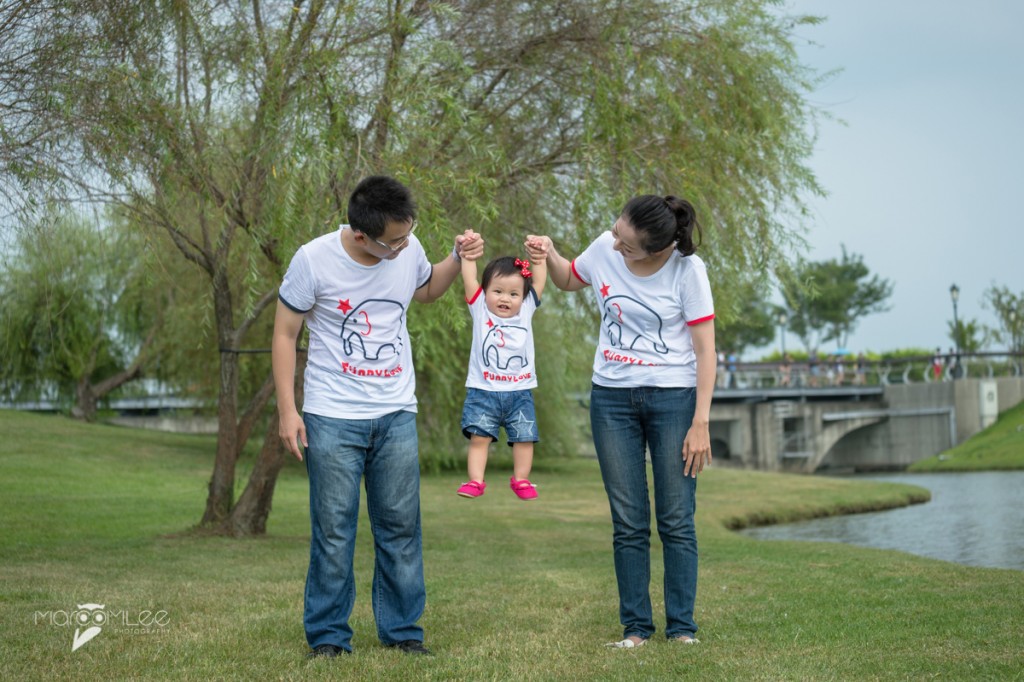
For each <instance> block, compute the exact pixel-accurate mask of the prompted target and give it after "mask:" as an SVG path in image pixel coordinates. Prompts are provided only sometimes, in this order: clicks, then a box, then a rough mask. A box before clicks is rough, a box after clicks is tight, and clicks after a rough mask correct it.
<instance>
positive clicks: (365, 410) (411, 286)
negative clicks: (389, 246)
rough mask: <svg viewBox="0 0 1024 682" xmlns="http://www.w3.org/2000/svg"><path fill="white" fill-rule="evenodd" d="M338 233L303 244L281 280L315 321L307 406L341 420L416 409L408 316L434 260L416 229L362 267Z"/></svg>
mask: <svg viewBox="0 0 1024 682" xmlns="http://www.w3.org/2000/svg"><path fill="white" fill-rule="evenodd" d="M345 229H349V228H348V226H347V225H342V226H341V229H340V230H338V231H337V232H332V233H330V234H326V235H323V236H321V237H318V238H316V239H314V240H313V241H311V242H309V243H307V244H305V245H304V246H302V247H301V248H300V249H299V250H298V251H297V252H296V253H295V256H294V257H293V258H292V262H291V264H290V265H289V266H288V271H287V272H286V273H285V276H284V281H283V282H282V284H281V289H280V292H279V296H280V299H281V302H282V303H284V304H285V305H286V306H288V307H289V308H291V309H292V310H294V311H295V312H297V313H301V314H303V315H305V318H306V326H307V327H309V356H308V362H307V364H306V373H305V386H304V398H303V405H302V410H303V412H309V413H311V414H316V415H320V416H323V417H332V418H337V419H375V418H377V417H382V416H384V415H386V414H390V413H392V412H397V411H400V410H407V411H410V412H415V411H416V375H415V372H414V370H413V365H412V349H411V347H410V345H409V330H408V328H407V326H406V321H407V319H406V315H407V313H408V310H409V303H410V302H411V301H412V297H413V294H414V293H415V292H416V290H417V289H418V288H419V287H421V286H423V285H424V284H426V283H427V281H429V280H430V275H431V273H432V266H431V264H430V261H429V260H427V256H426V253H424V251H423V246H422V245H421V244H420V242H419V240H418V239H416V236H415V235H410V237H409V245H408V246H407V247H406V248H405V249H404V250H403V251H402V253H401V254H399V255H398V256H397V257H396V258H394V259H393V260H382V261H380V262H379V263H377V264H375V265H362V264H360V263H357V262H356V261H355V260H353V259H352V257H351V256H349V255H348V253H347V252H346V251H345V248H344V247H343V246H342V243H341V231H342V230H345Z"/></svg>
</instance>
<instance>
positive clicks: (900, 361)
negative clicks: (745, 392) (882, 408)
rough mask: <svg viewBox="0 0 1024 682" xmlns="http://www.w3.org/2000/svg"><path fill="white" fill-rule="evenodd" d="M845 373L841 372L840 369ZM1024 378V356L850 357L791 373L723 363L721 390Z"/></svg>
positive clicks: (770, 366) (798, 365)
mask: <svg viewBox="0 0 1024 682" xmlns="http://www.w3.org/2000/svg"><path fill="white" fill-rule="evenodd" d="M840 368H841V369H840ZM1022 375H1024V353H1022V352H1016V353H1013V352H1009V351H986V352H976V353H961V354H960V355H959V356H949V355H943V356H940V360H939V361H938V362H936V357H935V356H910V357H899V358H889V359H883V360H867V361H861V362H860V363H859V364H858V362H857V359H856V358H854V357H851V356H843V357H842V360H839V359H836V358H834V357H833V358H822V359H821V360H819V361H818V363H817V364H816V365H815V364H812V363H809V362H807V361H806V360H804V361H800V362H792V363H790V366H789V369H788V371H787V370H786V368H785V366H784V365H783V364H782V363H779V362H738V363H722V364H720V365H719V368H718V380H717V382H716V387H717V389H730V388H737V389H756V388H815V387H820V388H825V387H828V386H865V385H883V386H884V385H890V384H910V383H933V382H936V381H955V380H957V379H963V378H968V377H970V378H994V377H1000V376H1007V377H1019V376H1022Z"/></svg>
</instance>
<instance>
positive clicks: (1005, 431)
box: [908, 402, 1024, 472]
mask: <svg viewBox="0 0 1024 682" xmlns="http://www.w3.org/2000/svg"><path fill="white" fill-rule="evenodd" d="M995 469H1024V402H1022V403H1020V404H1019V405H1017V406H1016V407H1014V408H1011V409H1009V410H1007V411H1006V412H1003V413H1002V414H1001V415H999V419H998V420H997V421H996V423H995V424H993V425H992V426H990V427H988V428H987V429H985V430H984V431H982V432H981V433H978V434H976V435H975V436H974V437H972V438H970V439H969V440H967V441H964V442H963V443H961V444H960V445H957V446H956V447H955V448H950V449H949V450H946V451H945V452H942V453H939V454H938V455H936V456H934V457H929V458H928V459H923V460H920V461H918V462H915V463H914V464H912V465H911V466H910V467H909V468H908V471H914V472H924V471H991V470H995Z"/></svg>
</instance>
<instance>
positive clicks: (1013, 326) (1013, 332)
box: [1007, 310, 1017, 353]
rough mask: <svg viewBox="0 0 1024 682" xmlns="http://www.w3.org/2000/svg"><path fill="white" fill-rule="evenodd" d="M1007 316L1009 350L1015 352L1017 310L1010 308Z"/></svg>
mask: <svg viewBox="0 0 1024 682" xmlns="http://www.w3.org/2000/svg"><path fill="white" fill-rule="evenodd" d="M1007 317H1009V318H1010V352H1011V353H1016V352H1017V311H1016V310H1011V311H1010V313H1009V315H1007Z"/></svg>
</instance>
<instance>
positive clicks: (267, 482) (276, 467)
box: [223, 352, 306, 537]
mask: <svg viewBox="0 0 1024 682" xmlns="http://www.w3.org/2000/svg"><path fill="white" fill-rule="evenodd" d="M305 370H306V353H305V352H299V353H298V356H297V358H296V363H295V375H296V376H295V404H296V405H302V396H303V376H304V375H305ZM278 424H279V418H278V413H277V410H274V413H273V416H272V417H271V419H270V424H269V425H268V426H267V432H266V435H265V436H264V438H263V447H262V448H260V454H259V457H258V458H257V460H256V466H255V467H254V468H253V471H252V474H251V475H250V476H249V483H248V484H247V485H246V486H245V490H244V491H243V492H242V495H241V496H240V497H239V498H238V504H236V505H235V508H234V509H232V510H231V516H230V517H229V518H228V519H227V521H226V522H225V523H224V525H223V530H224V532H225V533H227V534H230V535H234V536H235V537H243V536H247V535H263V534H264V533H266V532H267V518H268V517H269V516H270V509H271V502H272V500H273V497H274V486H275V485H276V484H277V476H278V474H279V473H281V469H282V468H284V465H285V464H286V463H287V461H288V451H287V450H286V449H285V447H284V443H282V442H281V437H280V435H279V434H278Z"/></svg>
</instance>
